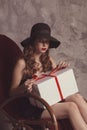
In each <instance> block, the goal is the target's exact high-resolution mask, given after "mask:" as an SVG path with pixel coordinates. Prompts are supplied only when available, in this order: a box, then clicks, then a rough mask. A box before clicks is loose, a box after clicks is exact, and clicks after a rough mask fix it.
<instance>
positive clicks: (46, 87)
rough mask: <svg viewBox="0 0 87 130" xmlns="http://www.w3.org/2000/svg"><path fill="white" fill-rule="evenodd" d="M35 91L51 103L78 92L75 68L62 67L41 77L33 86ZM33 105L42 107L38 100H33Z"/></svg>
mask: <svg viewBox="0 0 87 130" xmlns="http://www.w3.org/2000/svg"><path fill="white" fill-rule="evenodd" d="M33 92H34V93H35V94H37V95H39V96H40V97H41V98H43V99H44V100H45V101H46V102H48V104H49V105H53V104H55V103H57V102H59V101H61V100H63V99H65V98H66V97H67V96H69V95H72V94H74V93H77V92H78V87H77V83H76V80H75V76H74V73H73V69H71V68H68V69H62V70H59V71H57V72H54V73H51V75H49V74H47V75H43V76H41V77H39V78H38V79H37V80H36V82H35V85H34V86H33ZM31 102H32V104H33V105H37V106H39V107H41V104H40V103H39V102H37V101H34V100H31Z"/></svg>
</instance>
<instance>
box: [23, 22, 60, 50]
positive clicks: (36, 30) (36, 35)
mask: <svg viewBox="0 0 87 130" xmlns="http://www.w3.org/2000/svg"><path fill="white" fill-rule="evenodd" d="M44 38H45V39H48V40H49V43H50V46H49V47H50V48H57V47H58V46H59V45H60V43H61V42H60V41H59V40H57V39H56V38H54V37H53V36H51V29H50V27H49V25H47V24H46V23H37V24H35V25H34V26H33V27H32V29H31V34H30V37H28V38H26V39H25V40H23V41H22V42H21V45H22V46H23V47H25V46H27V45H29V44H31V45H32V43H33V41H35V40H36V39H44Z"/></svg>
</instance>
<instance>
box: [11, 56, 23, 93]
mask: <svg viewBox="0 0 87 130" xmlns="http://www.w3.org/2000/svg"><path fill="white" fill-rule="evenodd" d="M24 69H25V61H24V59H20V60H19V61H18V62H17V64H16V66H15V68H14V71H13V78H12V84H11V88H10V95H17V94H19V93H21V92H22V91H24V86H23V85H22V86H19V85H20V82H21V80H22V77H23V73H24Z"/></svg>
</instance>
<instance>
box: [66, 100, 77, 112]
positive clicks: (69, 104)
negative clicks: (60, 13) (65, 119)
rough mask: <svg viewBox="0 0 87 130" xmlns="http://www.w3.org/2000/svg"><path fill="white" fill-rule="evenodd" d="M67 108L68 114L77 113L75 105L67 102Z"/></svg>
mask: <svg viewBox="0 0 87 130" xmlns="http://www.w3.org/2000/svg"><path fill="white" fill-rule="evenodd" d="M67 103H68V106H67V112H68V114H70V113H72V112H74V111H78V106H77V105H76V103H74V102H67Z"/></svg>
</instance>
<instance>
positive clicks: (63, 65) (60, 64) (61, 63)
mask: <svg viewBox="0 0 87 130" xmlns="http://www.w3.org/2000/svg"><path fill="white" fill-rule="evenodd" d="M69 65H70V64H69V63H67V62H65V61H60V62H59V64H58V65H57V69H58V70H59V69H64V68H67V67H69Z"/></svg>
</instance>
